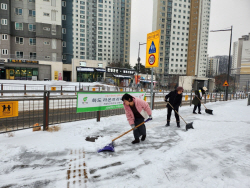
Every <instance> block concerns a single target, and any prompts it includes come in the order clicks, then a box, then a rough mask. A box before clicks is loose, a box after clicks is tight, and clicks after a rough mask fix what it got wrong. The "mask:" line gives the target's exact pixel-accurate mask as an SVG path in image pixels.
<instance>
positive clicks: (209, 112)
mask: <svg viewBox="0 0 250 188" xmlns="http://www.w3.org/2000/svg"><path fill="white" fill-rule="evenodd" d="M205 112H206V113H207V114H211V115H213V110H210V109H205Z"/></svg>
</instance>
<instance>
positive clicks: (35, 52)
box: [0, 0, 62, 61]
mask: <svg viewBox="0 0 250 188" xmlns="http://www.w3.org/2000/svg"><path fill="white" fill-rule="evenodd" d="M0 4H1V9H0V16H1V17H0V19H1V27H0V34H2V41H1V52H2V53H1V58H12V59H26V60H29V59H31V60H44V61H61V59H62V56H61V54H62V44H61V41H62V40H61V38H62V35H61V30H62V27H61V1H56V0H50V1H44V0H36V1H35V0H19V1H15V0H12V1H7V0H2V1H1V3H0Z"/></svg>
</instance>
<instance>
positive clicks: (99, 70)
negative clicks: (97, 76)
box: [95, 68, 106, 72]
mask: <svg viewBox="0 0 250 188" xmlns="http://www.w3.org/2000/svg"><path fill="white" fill-rule="evenodd" d="M95 70H96V71H97V72H106V71H105V69H101V68H99V69H97V68H96V69H95Z"/></svg>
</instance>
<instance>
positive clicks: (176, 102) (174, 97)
mask: <svg viewBox="0 0 250 188" xmlns="http://www.w3.org/2000/svg"><path fill="white" fill-rule="evenodd" d="M165 100H168V101H169V103H170V104H171V105H172V106H173V107H174V108H175V109H176V108H179V106H180V105H181V102H182V94H178V93H177V91H176V90H175V91H171V92H170V93H169V94H167V95H166V96H165ZM167 107H170V105H167Z"/></svg>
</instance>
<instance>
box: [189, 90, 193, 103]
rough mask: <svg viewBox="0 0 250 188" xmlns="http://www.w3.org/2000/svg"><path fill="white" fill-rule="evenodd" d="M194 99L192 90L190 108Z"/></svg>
mask: <svg viewBox="0 0 250 188" xmlns="http://www.w3.org/2000/svg"><path fill="white" fill-rule="evenodd" d="M192 98H193V92H192V90H191V97H190V106H192Z"/></svg>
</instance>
